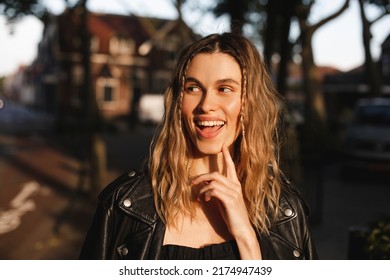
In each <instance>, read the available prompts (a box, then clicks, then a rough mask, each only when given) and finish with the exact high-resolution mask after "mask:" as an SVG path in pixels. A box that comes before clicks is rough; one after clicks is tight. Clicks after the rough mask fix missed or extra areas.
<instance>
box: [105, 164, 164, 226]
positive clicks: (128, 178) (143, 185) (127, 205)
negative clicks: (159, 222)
mask: <svg viewBox="0 0 390 280" xmlns="http://www.w3.org/2000/svg"><path fill="white" fill-rule="evenodd" d="M99 202H100V203H101V205H103V207H104V208H111V209H113V210H115V211H119V212H120V213H123V214H125V215H126V216H128V217H130V216H131V217H133V218H137V219H141V220H143V221H144V222H146V223H153V222H155V221H156V219H157V213H156V210H155V206H154V194H153V190H152V187H151V183H150V179H149V177H148V175H147V174H146V173H144V172H138V171H135V170H132V171H129V172H127V173H124V174H122V175H121V176H119V177H118V178H117V179H115V180H114V181H113V182H112V183H110V184H109V185H108V186H107V187H105V188H104V189H103V190H102V192H101V193H100V194H99Z"/></svg>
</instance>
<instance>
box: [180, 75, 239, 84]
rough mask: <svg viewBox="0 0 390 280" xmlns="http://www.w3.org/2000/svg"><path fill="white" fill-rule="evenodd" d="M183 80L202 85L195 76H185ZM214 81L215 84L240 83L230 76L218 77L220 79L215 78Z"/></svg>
mask: <svg viewBox="0 0 390 280" xmlns="http://www.w3.org/2000/svg"><path fill="white" fill-rule="evenodd" d="M185 82H186V83H188V82H194V83H197V84H199V85H202V83H201V82H200V81H199V80H198V79H196V78H194V77H187V78H186V79H185ZM216 83H217V84H225V83H232V84H235V85H237V86H239V85H240V83H239V82H237V81H236V80H234V79H231V78H225V79H220V80H217V82H216Z"/></svg>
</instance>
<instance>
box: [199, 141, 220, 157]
mask: <svg viewBox="0 0 390 280" xmlns="http://www.w3.org/2000/svg"><path fill="white" fill-rule="evenodd" d="M194 151H195V154H199V155H217V154H219V153H220V152H221V151H222V143H220V144H207V145H206V144H198V145H196V146H195V147H194Z"/></svg>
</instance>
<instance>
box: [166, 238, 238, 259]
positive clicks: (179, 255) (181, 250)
mask: <svg viewBox="0 0 390 280" xmlns="http://www.w3.org/2000/svg"><path fill="white" fill-rule="evenodd" d="M160 259H161V260H239V259H240V253H239V251H238V247H237V243H236V241H235V240H231V241H226V242H223V243H220V244H212V245H208V246H205V247H202V248H191V247H186V246H181V245H171V244H168V245H163V247H162V252H161V255H160Z"/></svg>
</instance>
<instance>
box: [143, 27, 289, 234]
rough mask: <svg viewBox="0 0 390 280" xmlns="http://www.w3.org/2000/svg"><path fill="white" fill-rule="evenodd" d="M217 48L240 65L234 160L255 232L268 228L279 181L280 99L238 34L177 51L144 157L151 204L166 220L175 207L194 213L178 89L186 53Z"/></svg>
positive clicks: (173, 221)
mask: <svg viewBox="0 0 390 280" xmlns="http://www.w3.org/2000/svg"><path fill="white" fill-rule="evenodd" d="M216 52H220V53H225V54H228V55H230V56H232V57H233V58H235V60H236V61H237V62H238V64H239V65H240V68H241V71H242V97H241V98H242V102H241V103H242V105H241V114H240V122H241V130H242V132H241V134H240V136H239V137H238V138H237V140H236V141H235V143H234V153H233V160H234V162H235V165H236V169H237V175H238V178H239V180H240V182H241V185H242V191H243V195H244V199H245V202H246V206H247V210H248V214H249V218H250V220H251V223H252V225H253V227H254V228H255V229H256V230H257V232H258V233H262V232H266V233H268V229H269V227H270V225H271V223H272V220H273V218H274V217H275V215H276V213H277V211H278V208H279V196H280V192H281V186H282V180H281V171H280V168H279V137H278V130H279V120H280V116H281V108H282V106H281V105H282V102H281V98H280V96H279V95H278V94H277V92H276V91H275V89H274V86H273V83H272V81H271V78H270V75H269V74H268V71H267V69H266V67H265V64H264V63H263V61H262V58H261V56H260V54H259V52H258V51H257V49H256V47H255V46H254V45H253V44H252V43H251V42H250V41H249V40H248V39H246V38H245V37H244V36H242V35H239V34H233V33H223V34H212V35H209V36H207V37H205V38H203V39H201V40H199V41H197V42H195V43H193V44H191V45H189V46H187V47H186V48H185V49H184V50H183V51H182V53H181V55H180V57H179V60H178V62H177V64H176V67H175V68H174V70H173V72H172V76H171V80H170V83H169V86H168V88H167V89H166V91H165V98H164V106H165V114H164V117H163V119H162V122H161V123H160V125H159V127H158V129H157V132H156V134H155V136H154V139H153V141H152V144H151V148H150V155H149V160H148V172H149V176H150V179H151V184H152V188H153V192H154V199H155V207H156V210H157V212H158V214H159V215H160V217H161V219H162V220H163V221H164V223H166V224H167V225H168V226H175V225H176V218H177V217H178V214H179V213H183V212H184V213H189V214H192V213H193V210H194V206H193V205H194V203H193V198H192V193H191V188H190V185H189V162H190V159H191V140H190V138H189V137H188V134H187V131H185V128H184V124H183V123H182V115H181V114H182V113H181V103H182V90H183V86H184V80H185V76H186V70H187V67H188V65H189V63H190V61H191V59H192V58H193V57H194V56H196V55H197V54H199V53H216Z"/></svg>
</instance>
